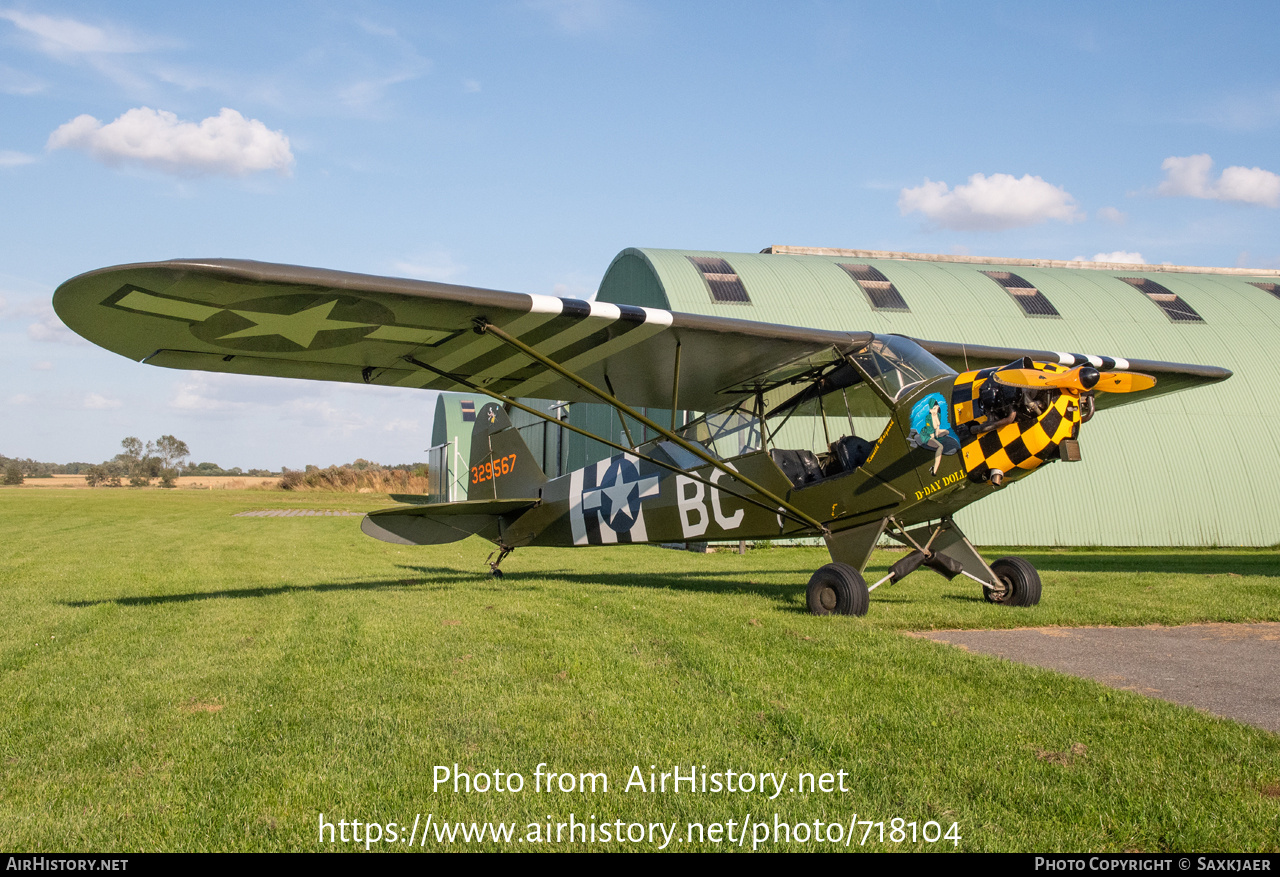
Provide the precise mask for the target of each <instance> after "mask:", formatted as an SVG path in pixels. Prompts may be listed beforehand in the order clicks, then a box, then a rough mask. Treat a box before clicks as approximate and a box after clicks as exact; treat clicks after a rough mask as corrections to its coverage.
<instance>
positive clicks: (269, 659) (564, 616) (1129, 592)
mask: <svg viewBox="0 0 1280 877" xmlns="http://www.w3.org/2000/svg"><path fill="white" fill-rule="evenodd" d="M382 503H385V498H380V497H376V496H367V495H351V494H344V495H337V494H319V493H310V494H306V495H298V494H281V493H272V494H264V493H262V492H251V491H243V492H241V491H228V490H219V491H129V490H111V491H104V490H98V491H93V490H65V491H64V490H39V491H36V490H0V544H3V546H4V549H3V552H0V595H2V596H0V599H2V600H3V604H2V605H3V612H4V618H5V622H6V623H5V624H4V625H3V627H2V628H0V673H2V675H0V745H2V747H3V752H2V753H0V757H2V761H0V848H3V849H8V850H14V851H17V850H30V851H54V850H58V851H70V850H119V851H136V850H267V851H288V850H299V851H316V850H330V849H334V850H336V849H357V848H358V849H364V848H365V843H359V844H356V843H352V842H348V843H343V842H341V840H340V839H336V840H335V842H333V843H330V842H328V840H327V837H326V840H325V841H324V842H321V840H320V830H319V824H320V814H321V813H323V814H324V819H325V820H327V821H330V822H332V823H333V824H335V825H336V824H337V823H338V822H339V820H343V821H350V820H358V821H359V822H360V823H361V829H360V831H361V836H362V837H363V836H364V834H363V832H364V831H367V830H368V827H367V826H366V825H365V823H368V822H376V823H379V824H380V826H381V829H380V830H381V831H382V833H383V835H384V838H385V837H386V836H387V835H388V832H389V823H393V822H394V823H396V824H397V829H396V830H397V832H398V833H400V834H399V836H400V837H403V836H404V835H405V834H407V833H408V831H409V828H408V826H409V824H410V823H412V822H413V821H414V817H415V816H416V815H419V814H420V819H421V820H426V819H427V815H428V814H431V817H432V819H433V820H434V824H435V825H436V826H437V827H438V826H439V824H440V822H441V821H442V820H444V821H447V822H450V823H451V822H454V821H463V822H466V823H470V822H472V821H477V822H482V821H498V822H506V823H515V824H516V826H517V828H516V833H515V836H514V837H516V838H526V837H529V836H530V834H531V832H532V829H530V827H529V826H530V824H534V825H535V826H537V830H538V838H539V840H541V841H545V840H546V835H547V823H548V822H550V823H552V825H553V830H552V832H551V834H552V837H551V842H540V843H537V844H536V845H534V846H531V844H533V843H535V841H534V840H533V839H532V838H530V839H527V840H525V841H524V842H523V843H522V844H516V843H515V841H514V839H513V841H512V843H510V844H506V845H503V844H500V843H495V842H494V841H493V840H492V839H491V838H486V840H485V841H484V842H473V843H462V842H461V841H460V840H459V841H457V842H455V843H454V844H453V845H452V846H451V847H444V846H441V845H439V844H438V843H436V841H435V835H434V834H431V835H430V836H429V842H428V844H427V846H426V847H425V848H426V849H430V850H441V849H445V848H450V849H494V848H507V849H605V850H616V849H644V850H648V849H655V848H658V847H660V846H662V840H661V837H662V835H661V833H659V834H658V835H657V839H656V840H655V842H653V843H649V841H648V840H647V836H646V839H645V840H643V841H638V842H632V841H630V840H627V841H625V842H623V843H618V842H616V841H611V842H607V843H606V842H603V841H602V840H601V841H600V842H598V843H596V844H594V845H593V844H583V843H581V842H580V841H578V840H576V839H575V841H574V842H572V843H571V842H570V841H569V840H568V839H566V838H565V837H564V835H563V833H562V836H561V840H560V841H559V842H556V841H555V837H554V824H555V823H559V822H566V823H567V822H568V821H569V816H570V813H572V814H574V818H575V819H576V820H577V822H579V823H588V824H591V825H596V826H597V827H598V826H599V825H602V824H604V823H609V824H610V828H611V829H612V828H613V826H614V823H615V822H616V821H618V820H621V822H622V824H623V829H622V830H623V831H624V832H625V831H626V830H627V826H628V825H629V824H631V823H635V824H643V825H646V826H647V825H649V824H650V823H655V824H656V823H665V824H667V825H668V826H670V824H672V823H675V824H676V826H677V830H676V832H675V834H674V839H673V840H671V841H670V842H669V843H668V845H667V847H666V848H667V849H681V850H688V849H708V850H717V849H725V848H732V849H739V848H741V849H750V848H751V847H752V845H753V842H754V841H755V840H757V839H758V838H759V828H758V825H759V824H761V823H766V824H767V825H768V826H769V828H770V832H769V833H770V837H769V839H768V841H767V842H764V843H762V844H761V845H760V849H762V850H764V849H772V850H787V849H792V850H802V849H828V848H843V843H833V842H827V841H825V840H824V841H823V842H816V841H814V840H813V836H812V832H811V831H810V829H806V832H809V833H808V835H807V836H808V838H809V840H808V842H807V843H806V842H801V841H800V840H799V839H798V838H799V837H800V835H799V834H798V833H796V834H795V835H794V836H793V837H792V838H791V841H790V843H786V842H782V843H777V842H775V841H776V838H774V837H773V828H774V826H775V825H776V824H778V823H781V822H786V823H790V824H795V823H801V822H803V823H807V824H808V825H809V826H812V825H813V823H814V821H815V820H818V821H820V822H821V823H823V828H825V830H826V832H827V834H826V835H825V837H827V838H830V837H832V836H833V834H832V833H831V832H833V828H832V826H830V825H827V824H826V823H836V824H838V825H839V827H840V830H841V833H842V834H847V833H848V827H849V822H850V819H851V817H853V816H854V815H855V814H857V815H856V819H855V820H854V822H855V824H856V822H857V821H860V820H871V821H874V822H880V821H884V822H885V827H884V832H885V840H884V842H883V843H882V842H881V841H880V840H879V835H878V833H877V831H878V829H876V828H874V827H872V829H871V835H870V837H869V838H868V840H867V842H866V845H865V848H868V849H877V850H884V849H891V850H892V849H902V850H914V849H944V850H951V849H953V848H958V849H960V850H1036V851H1056V850H1069V851H1084V850H1089V851H1113V850H1115V851H1118V850H1151V851H1163V850H1267V851H1275V850H1277V848H1278V847H1280V737H1276V736H1274V735H1270V734H1268V733H1266V732H1264V731H1261V730H1257V729H1254V728H1251V727H1248V726H1244V725H1241V724H1237V723H1234V722H1231V721H1228V720H1224V719H1218V718H1214V717H1211V716H1208V715H1205V714H1202V713H1199V712H1196V711H1194V710H1191V709H1186V708H1182V707H1177V706H1174V705H1171V704H1168V703H1164V702H1162V701H1156V700H1150V699H1147V698H1144V697H1141V696H1139V695H1136V694H1130V693H1127V692H1122V691H1115V690H1112V689H1109V688H1105V687H1103V686H1100V685H1097V684H1095V683H1092V682H1087V681H1083V680H1079V679H1074V678H1070V677H1065V676H1061V675H1057V674H1054V673H1051V672H1048V671H1043V670H1038V669H1033V668H1028V667H1023V666H1018V665H1014V664H1011V663H1008V662H1004V661H1000V660H996V659H993V658H988V657H984V656H981V655H974V654H968V653H965V652H962V651H959V650H956V649H953V648H950V647H947V646H943V645H939V644H936V643H932V642H928V641H924V640H921V639H919V638H914V637H908V636H904V635H903V634H902V633H901V631H904V630H915V629H927V628H953V627H981V628H989V627H1013V626H1039V625H1077V624H1089V625H1096V624H1119V625H1135V624H1151V623H1158V624H1182V623H1187V622H1194V621H1275V620H1280V591H1277V585H1280V553H1278V552H1276V551H1249V550H1215V551H1139V550H1077V551H1053V550H1038V551H1020V552H1017V553H1020V554H1022V555H1023V556H1026V557H1028V558H1029V559H1030V560H1031V561H1032V562H1033V563H1035V564H1036V565H1037V566H1038V567H1039V568H1040V570H1041V575H1042V577H1043V580H1044V594H1045V596H1044V600H1043V603H1042V604H1041V605H1040V606H1038V607H1036V608H1034V609H1009V608H1002V607H997V606H991V605H988V604H986V603H984V602H983V601H982V600H981V596H980V594H979V593H978V592H977V588H976V586H974V587H968V586H965V585H964V584H963V582H964V579H963V578H959V579H956V580H955V581H954V582H951V583H948V582H946V581H944V580H943V579H942V578H941V577H939V576H937V575H935V574H933V573H930V572H928V571H922V572H920V573H918V574H916V575H914V576H912V577H911V578H910V579H908V580H907V581H906V582H905V583H903V584H901V585H898V586H896V587H894V588H892V589H890V588H881V589H880V590H878V591H876V592H875V593H874V594H873V599H872V604H871V612H870V614H869V615H868V616H867V617H866V618H863V619H852V618H815V617H812V616H810V615H808V614H806V613H805V612H804V606H803V604H804V584H805V582H806V581H807V579H808V577H809V575H810V574H811V573H812V571H813V570H814V569H815V568H817V567H818V566H820V565H821V564H822V563H824V562H826V556H825V552H824V551H822V550H821V549H810V548H789V549H773V550H767V551H765V550H761V551H752V552H748V553H747V554H746V555H745V556H741V557H740V556H738V555H736V554H709V555H697V554H691V553H687V552H675V551H665V550H662V549H659V548H651V547H643V546H640V547H624V548H616V549H608V550H592V549H587V550H579V551H569V550H545V549H522V550H520V551H517V552H516V553H515V554H514V555H512V556H511V557H510V558H508V559H507V561H506V562H505V563H504V569H505V570H507V572H508V576H507V578H506V579H504V580H502V581H501V582H499V581H495V580H493V579H490V578H488V577H486V576H483V575H481V571H482V570H483V569H484V566H483V561H484V559H485V556H486V555H487V553H488V547H487V545H486V544H485V543H481V542H479V541H476V540H470V541H467V542H462V543H458V544H455V545H449V546H440V547H435V548H402V547H397V546H391V545H386V544H383V543H380V542H377V541H374V540H372V539H369V538H367V537H365V536H363V535H362V534H361V533H360V532H359V526H358V524H359V519H358V518H353V517H301V518H299V517H295V518H236V517H232V515H233V513H235V512H238V511H243V510H249V509H262V508H316V509H348V510H352V511H365V510H368V509H371V508H375V507H377V506H378V505H379V504H382ZM986 553H987V556H988V557H989V558H994V557H995V556H998V554H1000V553H1002V552H999V551H988V552H986ZM1010 553H1012V552H1010ZM897 556H899V555H893V554H888V553H885V554H883V555H882V556H877V558H876V559H875V561H874V563H873V567H874V568H873V569H872V570H871V571H870V575H871V576H874V575H875V574H876V572H877V571H883V570H885V569H886V568H887V567H888V565H889V564H890V563H892V562H893V560H894V559H896V557H897ZM455 763H456V764H457V766H458V769H460V770H463V771H468V772H471V773H487V774H489V775H492V773H493V772H494V771H495V770H497V771H502V772H503V773H504V774H506V773H509V772H518V773H519V774H521V775H522V777H523V779H524V781H525V786H524V789H523V790H522V791H520V792H518V793H512V792H495V791H489V792H477V791H474V790H473V791H471V792H470V793H467V792H465V791H460V792H457V793H455V792H454V791H453V790H452V785H451V784H450V785H447V786H446V787H441V788H438V789H437V788H436V787H435V784H434V782H433V778H434V777H435V776H436V771H437V766H445V767H447V768H448V769H449V770H451V771H452V770H453V767H454V765H455ZM540 763H542V764H545V765H546V767H544V768H543V769H542V770H543V771H544V772H545V771H548V770H549V771H552V772H556V773H562V772H563V773H572V774H574V775H575V783H576V782H577V778H576V775H577V774H579V773H586V772H602V773H604V774H606V775H607V777H608V782H609V786H608V790H607V791H604V790H602V789H600V788H599V787H597V790H596V791H595V792H591V791H586V792H583V791H580V790H575V791H572V792H562V791H560V790H559V789H558V788H557V789H556V790H555V791H551V792H547V791H545V787H544V790H543V791H535V790H534V782H535V771H536V770H537V766H538V765H539V764H540ZM650 765H655V766H656V768H655V769H654V771H653V772H654V773H661V772H664V771H667V772H669V771H671V769H672V767H673V766H676V765H679V766H680V767H681V770H682V771H683V772H685V773H686V774H687V773H688V771H689V769H690V767H691V766H692V765H697V766H698V767H699V768H700V769H701V766H702V765H706V770H707V772H709V773H717V772H718V773H720V774H724V772H725V771H727V770H729V769H732V770H733V771H735V772H739V771H745V772H748V773H757V774H758V773H769V772H772V773H774V774H776V775H781V774H782V772H784V771H785V772H787V779H786V780H785V781H784V782H783V787H784V791H783V792H781V793H780V794H778V795H777V797H776V798H774V799H773V800H770V795H769V794H762V793H761V792H759V791H750V792H744V791H734V792H727V791H721V792H713V791H708V792H706V793H703V792H701V791H700V790H699V791H692V792H691V791H689V790H688V788H687V786H686V787H685V788H683V789H682V790H681V791H680V792H678V793H675V792H672V791H670V787H668V791H667V792H666V793H662V792H660V791H659V792H650V791H641V790H640V789H638V788H636V787H635V786H634V785H633V786H632V788H631V789H630V790H626V789H625V786H626V785H627V781H628V779H629V778H631V777H632V772H633V767H636V766H638V767H639V768H640V773H642V774H643V775H644V778H645V781H646V784H647V782H648V775H649V773H650ZM839 771H843V772H844V775H843V777H839V778H838V779H839V780H842V781H843V783H844V785H845V788H846V790H847V791H843V792H841V791H839V790H838V789H836V790H832V791H823V790H821V788H814V789H812V790H810V789H809V788H808V787H806V789H805V791H803V792H799V791H794V788H795V782H796V777H797V775H798V774H800V773H812V774H814V775H815V778H816V777H818V776H819V775H821V774H823V773H830V774H832V775H833V780H832V783H833V784H835V782H836V779H837V778H836V777H835V775H836V774H837V772H839ZM766 782H767V781H766ZM769 788H770V790H772V786H769ZM770 793H771V792H770ZM748 815H749V818H750V820H751V823H750V824H751V825H752V828H751V830H750V832H749V833H748V834H747V836H746V838H745V842H744V844H743V845H742V847H739V846H738V844H737V835H736V834H733V832H734V831H735V829H733V828H728V831H727V833H726V834H725V835H719V837H720V838H721V839H720V841H719V842H716V841H715V840H714V839H713V838H714V837H716V836H717V835H716V834H715V832H714V831H708V830H707V829H708V826H710V825H711V824H712V823H720V824H725V823H728V822H729V821H730V820H733V822H734V824H735V825H736V826H737V828H736V831H738V832H739V833H740V832H741V831H742V828H743V824H744V823H745V822H746V820H747V818H748ZM894 817H900V818H902V819H903V820H905V822H906V823H911V822H915V823H917V829H919V828H921V827H922V826H923V824H924V823H925V822H927V821H933V822H935V823H937V824H938V825H939V826H940V827H941V830H943V831H945V830H946V829H948V828H950V826H951V825H952V824H953V823H955V824H956V825H957V828H956V829H955V831H954V833H955V834H958V835H959V836H960V838H961V840H960V841H959V843H958V846H957V845H954V844H953V843H952V842H951V841H950V840H944V841H939V842H937V843H927V842H925V841H924V840H923V839H922V838H920V837H919V836H917V838H916V840H914V841H913V840H912V839H911V836H910V832H911V828H910V827H905V828H904V829H903V830H904V832H906V839H905V840H903V841H902V842H899V843H894V842H893V839H892V838H891V836H890V835H891V831H892V824H891V823H890V822H889V820H891V819H893V818H894ZM691 822H692V823H699V824H701V825H702V826H703V832H704V833H703V839H702V841H701V842H698V841H697V838H696V837H695V839H694V842H693V843H690V842H688V838H689V835H688V834H687V831H688V829H687V827H686V825H687V823H691ZM864 828H865V827H864V826H856V833H855V836H854V839H853V843H852V844H851V848H857V847H858V846H859V845H860V843H861V840H862V833H863V831H864ZM338 831H339V832H340V831H341V829H338ZM351 831H352V830H351V829H348V836H350V834H351ZM563 831H567V829H564V830H563ZM820 831H821V829H820ZM420 832H421V830H420V829H415V835H414V836H415V837H416V838H417V839H418V840H417V843H415V846H417V845H418V843H420V842H421V838H420ZM726 837H732V838H733V843H730V841H729V840H727V839H726ZM599 838H600V832H597V839H598V840H599ZM407 846H408V845H407V844H405V843H404V842H403V841H399V842H396V843H391V842H389V841H388V840H383V841H380V842H377V843H372V844H371V847H372V848H373V849H405V848H407Z"/></svg>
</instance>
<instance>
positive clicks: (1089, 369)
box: [991, 365, 1156, 394]
mask: <svg viewBox="0 0 1280 877" xmlns="http://www.w3.org/2000/svg"><path fill="white" fill-rule="evenodd" d="M991 377H992V378H994V379H995V381H996V382H997V383H1000V384H1004V385H1005V386H1008V387H1023V388H1024V389H1031V390H1066V391H1067V392H1069V393H1074V394H1079V393H1087V392H1090V391H1092V390H1098V391H1101V392H1104V393H1136V392H1139V391H1141V390H1150V389H1151V388H1152V387H1154V386H1155V385H1156V379H1155V378H1153V377H1151V375H1144V374H1141V373H1139V372H1099V371H1098V370H1097V369H1096V368H1094V367H1093V366H1091V365H1078V366H1076V367H1075V368H1073V369H1071V371H1068V372H1057V373H1055V372H1046V371H1040V370H1039V369H1035V368H1009V369H1002V370H1001V371H998V372H995V373H994V374H992V375H991Z"/></svg>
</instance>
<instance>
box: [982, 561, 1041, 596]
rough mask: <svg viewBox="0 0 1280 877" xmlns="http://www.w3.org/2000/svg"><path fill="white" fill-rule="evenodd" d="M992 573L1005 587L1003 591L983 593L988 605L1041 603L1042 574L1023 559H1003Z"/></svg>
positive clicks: (994, 564) (992, 565)
mask: <svg viewBox="0 0 1280 877" xmlns="http://www.w3.org/2000/svg"><path fill="white" fill-rule="evenodd" d="M991 571H992V572H993V573H995V574H996V576H997V578H999V579H1000V583H1001V584H1003V585H1004V590H1003V591H992V590H985V589H984V591H983V596H985V597H986V598H987V602H988V603H1000V604H1002V605H1004V606H1034V605H1036V604H1037V603H1039V602H1040V573H1038V572H1036V568H1035V567H1034V566H1032V565H1031V564H1030V563H1028V562H1027V561H1025V560H1023V559H1022V558H1021V557H1002V558H1000V559H999V560H997V561H996V562H995V563H993V564H991Z"/></svg>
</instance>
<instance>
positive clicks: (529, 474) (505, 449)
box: [467, 402, 547, 500]
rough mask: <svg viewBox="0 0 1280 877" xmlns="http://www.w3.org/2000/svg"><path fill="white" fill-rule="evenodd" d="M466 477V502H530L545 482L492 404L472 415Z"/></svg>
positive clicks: (499, 409) (526, 449)
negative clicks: (472, 426) (469, 453)
mask: <svg viewBox="0 0 1280 877" xmlns="http://www.w3.org/2000/svg"><path fill="white" fill-rule="evenodd" d="M469 477H470V480H469V481H468V482H467V498H468V499H470V500H476V499H534V498H536V497H538V496H540V494H541V490H542V485H544V484H546V483H547V476H546V475H545V474H544V473H543V471H542V467H541V466H539V465H538V462H537V460H536V459H534V456H533V451H531V450H529V446H528V445H526V444H525V442H524V439H523V438H521V437H520V433H519V431H518V430H517V429H516V428H515V427H514V426H512V425H511V418H510V417H508V416H507V412H506V411H504V410H503V409H502V406H501V405H498V404H497V403H496V402H490V403H489V404H488V405H485V406H484V407H483V408H481V409H480V410H479V411H477V412H476V425H475V428H474V429H473V430H472V432H471V471H470V475H469Z"/></svg>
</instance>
